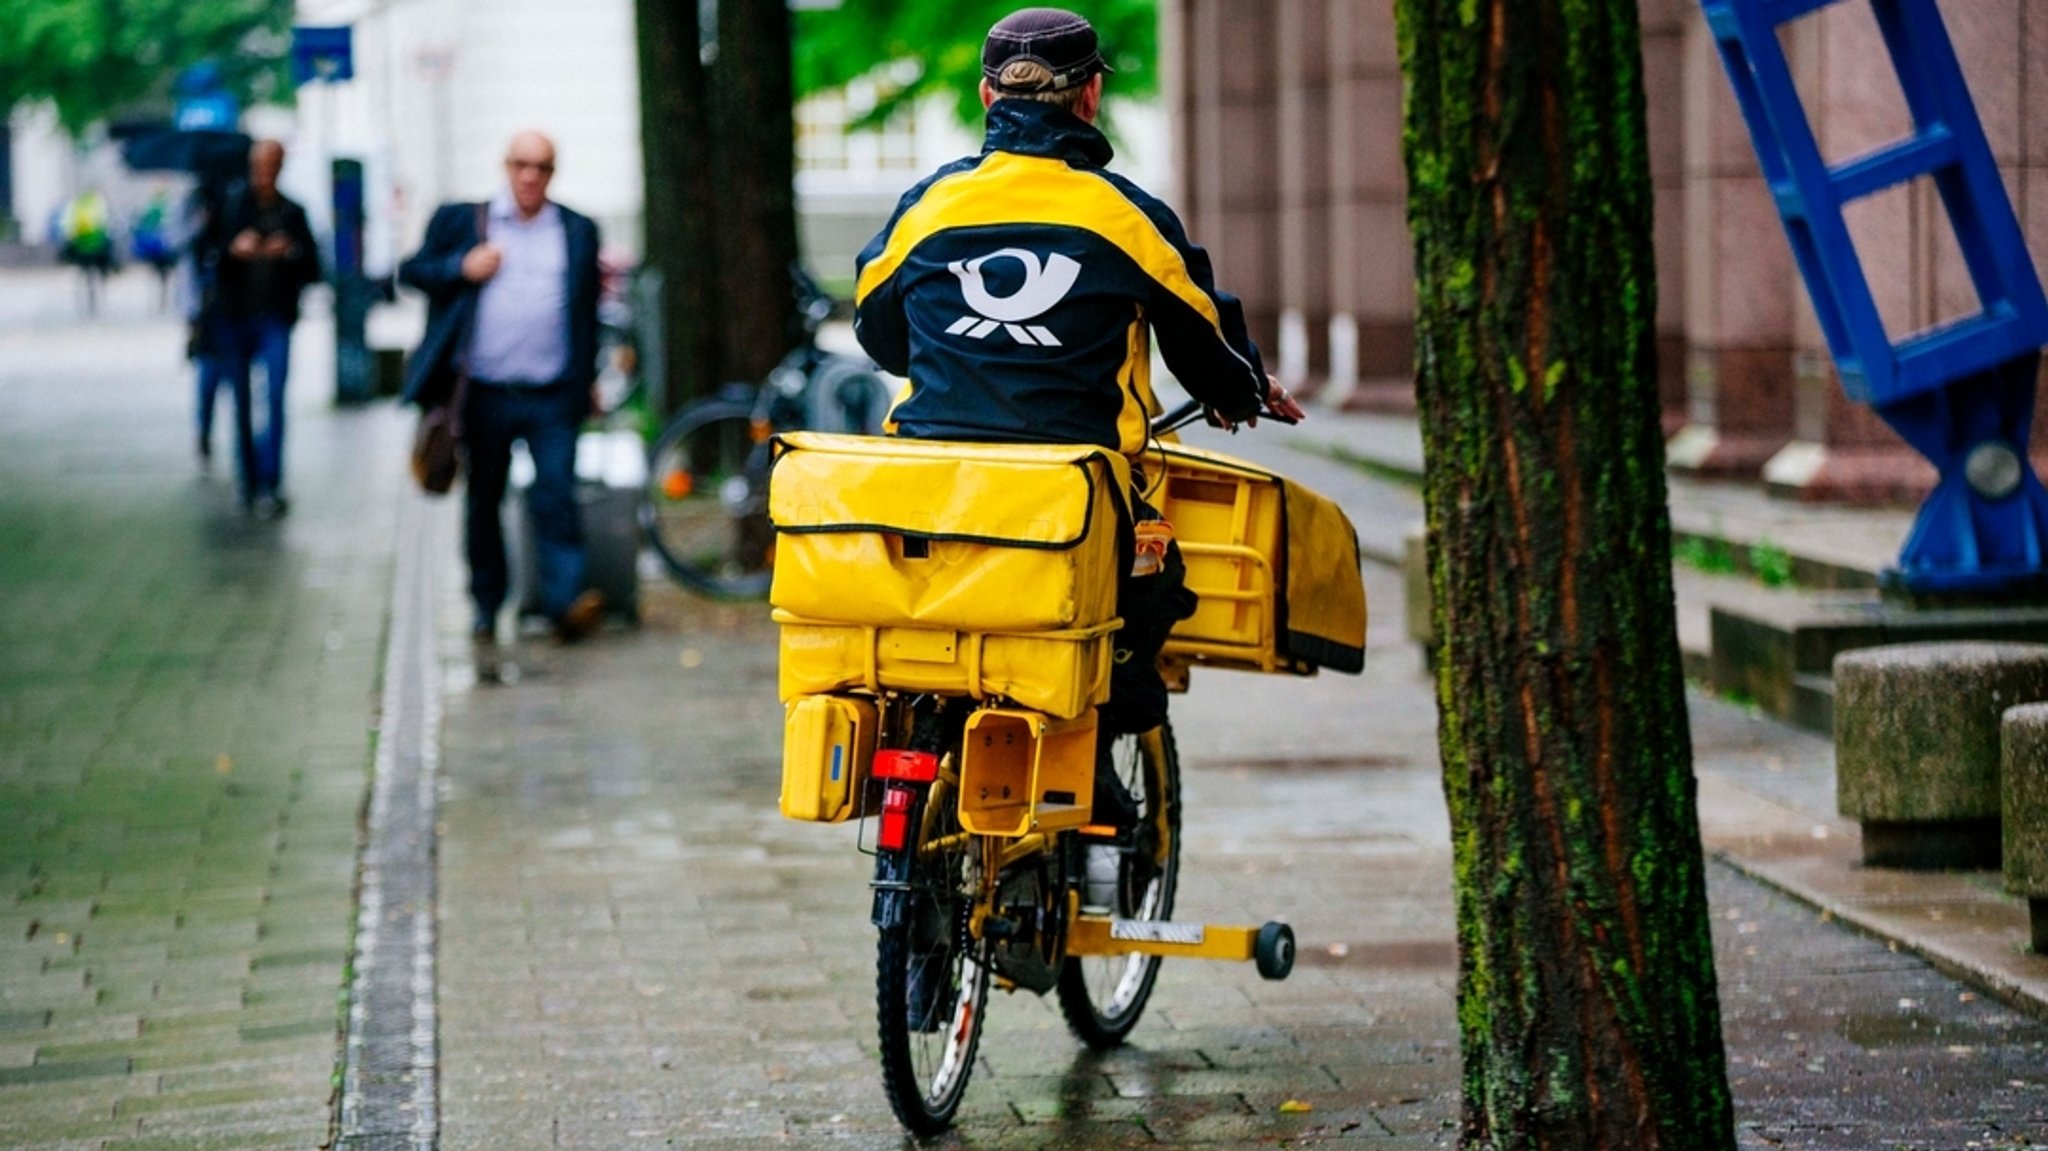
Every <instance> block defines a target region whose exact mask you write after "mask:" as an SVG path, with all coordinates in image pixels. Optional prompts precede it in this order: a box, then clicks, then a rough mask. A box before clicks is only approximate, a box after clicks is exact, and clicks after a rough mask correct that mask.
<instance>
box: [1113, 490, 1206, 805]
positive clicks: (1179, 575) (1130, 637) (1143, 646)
mask: <svg viewBox="0 0 2048 1151" xmlns="http://www.w3.org/2000/svg"><path fill="white" fill-rule="evenodd" d="M1133 503H1134V504H1135V505H1136V509H1137V514H1138V518H1139V519H1141V520H1149V519H1158V518H1160V517H1159V513H1158V512H1156V511H1154V510H1153V509H1152V508H1151V507H1149V506H1147V505H1146V504H1145V503H1144V502H1143V501H1142V500H1137V499H1136V497H1135V495H1134V496H1133ZM1119 527H1120V529H1121V525H1119ZM1119 535H1120V548H1119V552H1120V556H1119V561H1118V562H1119V565H1120V567H1119V571H1121V572H1122V573H1123V575H1122V578H1121V579H1119V580H1118V581H1117V615H1119V616H1121V617H1122V618H1123V621H1124V625H1123V627H1122V628H1120V629H1118V630H1117V633H1116V638H1115V640H1114V641H1113V647H1114V651H1113V656H1112V658H1113V659H1114V663H1113V665H1112V666H1111V668H1110V673H1109V702H1107V703H1105V704H1103V705H1102V706H1101V707H1100V708H1098V709H1096V713H1097V717H1098V719H1099V721H1100V730H1099V733H1098V735H1097V743H1096V748H1097V751H1096V759H1095V817H1094V818H1095V822H1097V823H1106V824H1109V825H1111V826H1115V827H1128V826H1129V825H1130V824H1131V823H1132V822H1133V821H1134V820H1135V818H1136V816H1137V803H1136V801H1135V799H1134V798H1133V797H1132V796H1131V795H1130V793H1129V791H1128V790H1127V789H1126V788H1125V787H1124V784H1123V781H1122V780H1120V779H1119V778H1117V773H1116V765H1115V764H1114V763H1113V762H1111V760H1110V754H1109V749H1110V747H1111V745H1112V744H1113V743H1114V742H1115V741H1116V739H1117V737H1118V736H1123V735H1136V734H1139V733H1141V732H1147V731H1150V730H1152V729H1153V728H1155V727H1158V726H1159V725H1160V724H1162V723H1164V722H1166V682H1165V681H1164V680H1162V679H1161V678H1160V677H1159V651H1160V649H1161V648H1163V647H1165V646H1166V637H1167V635H1168V633H1170V632H1172V631H1173V625H1174V624H1176V623H1178V622H1180V621H1181V620H1183V619H1186V618H1187V617H1188V616H1190V615H1193V614H1194V611H1195V596H1194V593H1192V592H1190V591H1188V589H1187V573H1188V569H1187V564H1186V563H1185V562H1184V561H1183V560H1182V559H1181V554H1180V545H1179V544H1176V543H1171V542H1169V543H1168V544H1167V548H1166V555H1165V556H1164V557H1163V559H1162V561H1161V562H1160V563H1159V565H1158V567H1157V568H1156V570H1153V571H1151V572H1150V573H1149V574H1146V575H1135V574H1132V571H1133V561H1134V559H1135V558H1136V546H1135V544H1134V543H1133V542H1132V535H1131V533H1130V532H1129V531H1128V529H1121V530H1120V533H1119Z"/></svg>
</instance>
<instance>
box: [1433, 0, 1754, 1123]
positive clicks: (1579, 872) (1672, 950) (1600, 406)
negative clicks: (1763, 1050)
mask: <svg viewBox="0 0 2048 1151" xmlns="http://www.w3.org/2000/svg"><path fill="white" fill-rule="evenodd" d="M1395 8H1396V13H1397V18H1398V21H1399V35H1400V50H1401V60H1402V69H1403V73H1404V76H1405V78H1406V103H1407V109H1406V110H1407V120H1406V131H1405V137H1404V148H1405V153H1406V157H1407V165H1408V174H1409V223H1410V227H1411V230H1412V231H1413V233H1414V238H1415V253H1416V260H1415V264H1416V276H1417V282H1418V290H1419V295H1420V307H1419V314H1418V333H1417V334H1418V344H1417V369H1416V398H1417V404H1418V409H1419V412H1420V416H1421V422H1422V428H1423V440H1424V448H1425V459H1426V464H1427V469H1426V478H1425V483H1424V498H1425V502H1426V505H1427V509H1428V518H1429V529H1430V537H1429V538H1430V546H1429V569H1430V581H1431V587H1432V590H1433V592H1434V597H1435V604H1436V608H1435V610H1436V613H1437V614H1436V620H1435V624H1436V627H1435V632H1436V636H1437V641H1436V642H1437V645H1438V646H1437V650H1436V667H1437V669H1438V670H1437V692H1438V704H1439V712H1440V715H1441V725H1440V726H1441V730H1440V735H1441V743H1442V747H1443V768H1444V791H1445V796H1446V798H1447V800H1448V801H1449V806H1450V811H1451V823H1452V841H1453V850H1454V854H1455V865H1456V870H1455V882H1456V899H1457V913H1458V925H1459V942H1460V985H1459V1020H1460V1027H1461V1031H1462V1039H1463V1049H1464V1060H1465V1108H1464V1131H1463V1138H1464V1144H1465V1146H1467V1147H1486V1148H1497V1149H1499V1151H1509V1149H1518V1148H1613V1149H1616V1151H1620V1149H1628V1151H1649V1149H1671V1148H1729V1147H1732V1146H1733V1145H1734V1133H1733V1121H1732V1114H1731V1108H1730V1105H1729V1097H1728V1088H1727V1076H1726V1070H1725V1062H1724V1056H1723V1052H1722V1046H1721V1030H1720V1012H1719V1006H1718V1003H1717V999H1716V995H1715V988H1714V972H1713V951H1712V941H1711V938H1710V936H1709V931H1708V920H1707V906H1706V889H1705V877H1704V872H1703V864H1702V859H1701V854H1700V844H1699V824H1698V816H1697V810H1696V803H1695V794H1694V783H1693V775H1692V763H1691V753H1690V741H1689V737H1688V731H1687V723H1686V712H1685V697H1684V690H1683V679H1682V675H1681V672H1680V665H1679V653H1678V643H1677V631H1676V625H1675V618H1674V615H1673V608H1672V595H1671V573H1670V555H1671V541H1670V526H1669V523H1668V521H1667V518H1666V514H1665V491H1664V478H1663V467H1662V463H1663V447H1662V442H1661V439H1660V432H1659V423H1658V405H1657V391H1656V362H1655V327H1654V319H1655V313H1656V275H1655V268H1654V265H1653V262H1652V257H1651V226H1650V225H1651V215H1650V213H1651V191H1650V180H1649V161H1648V154H1647V151H1646V148H1645V140H1644V112H1643V95H1642V58H1641V40H1640V30H1639V27H1638V24H1637V17H1636V10H1635V5H1634V3H1633V0H1397V2H1396V5H1395ZM1532 385H1533V386H1532Z"/></svg>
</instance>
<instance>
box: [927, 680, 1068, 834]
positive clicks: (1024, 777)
mask: <svg viewBox="0 0 2048 1151" xmlns="http://www.w3.org/2000/svg"><path fill="white" fill-rule="evenodd" d="M1095 733H1096V724H1095V713H1094V712H1093V711H1090V712H1088V713H1087V714H1086V715H1083V716H1080V717H1078V718H1076V719H1054V718H1052V717H1051V716H1047V715H1044V714H1041V713H1039V712H1035V711H1025V710H1021V709H1017V708H994V707H985V708H982V709H980V710H978V711H976V712H975V713H974V714H973V715H970V716H968V717H967V726H966V730H965V732H964V733H963V735H962V738H961V741H960V826H961V827H962V828H963V829H965V830H967V831H971V832H973V833H974V834H976V835H1002V836H1019V835H1027V834H1030V833H1031V832H1034V831H1038V832H1050V831H1064V830H1066V829H1067V828H1070V827H1080V826H1082V825H1083V824H1085V823H1087V822H1088V819H1089V814H1090V812H1091V811H1092V809H1093V807H1094V803H1095Z"/></svg>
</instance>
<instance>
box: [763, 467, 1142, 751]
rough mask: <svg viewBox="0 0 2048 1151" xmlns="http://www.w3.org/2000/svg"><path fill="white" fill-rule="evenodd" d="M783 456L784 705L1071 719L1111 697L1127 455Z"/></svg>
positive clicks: (775, 595) (774, 500)
mask: <svg viewBox="0 0 2048 1151" xmlns="http://www.w3.org/2000/svg"><path fill="white" fill-rule="evenodd" d="M776 451H777V455H776V461H775V466H774V470H773V472H772V473H771V476H770V481H769V495H768V512H769V518H770V519H771V520H772V521H773V522H774V524H775V528H776V532H777V535H776V552H775V581H774V584H773V586H772V587H771V588H770V590H769V599H770V601H771V602H772V603H773V604H774V606H775V609H776V610H775V620H776V622H777V623H778V624H780V625H781V633H782V643H781V668H780V672H781V676H780V687H781V694H782V698H783V699H784V700H789V699H793V698H795V697H797V696H800V695H805V694H810V693H817V692H829V691H843V690H849V689H851V690H866V691H882V690H895V691H955V692H963V693H966V694H969V695H972V696H974V697H975V698H977V699H991V698H1000V699H1008V700H1012V701H1014V702H1016V703H1018V704H1020V705H1022V706H1024V707H1028V708H1033V709H1035V710H1038V711H1042V712H1045V713H1047V714H1048V715H1052V716H1055V717H1058V718H1062V719H1066V718H1072V717H1076V716H1079V715H1082V714H1084V713H1086V711H1087V710H1088V709H1089V708H1090V707H1091V706H1093V705H1095V704H1099V703H1101V702H1102V701H1103V700H1105V699H1107V698H1108V694H1109V668H1110V643H1111V634H1112V633H1113V632H1114V630H1115V628H1116V626H1117V623H1118V621H1117V618H1116V585H1117V579H1116V575H1117V573H1116V567H1117V523H1118V519H1117V517H1118V516H1119V515H1120V514H1121V507H1122V502H1123V493H1124V492H1125V491H1126V490H1127V488H1128V484H1129V465H1128V464H1127V463H1126V462H1125V460H1124V459H1123V457H1122V456H1119V455H1117V454H1116V453H1114V452H1112V451H1110V450H1108V449H1106V448H1099V447H1088V446H1068V445H1007V444H965V443H950V442H936V441H929V440H923V441H920V440H899V439H882V438H874V437H863V436H834V435H824V434H818V433H809V432H799V433H791V434H789V435H786V436H783V437H780V438H779V439H778V440H777V443H776Z"/></svg>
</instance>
